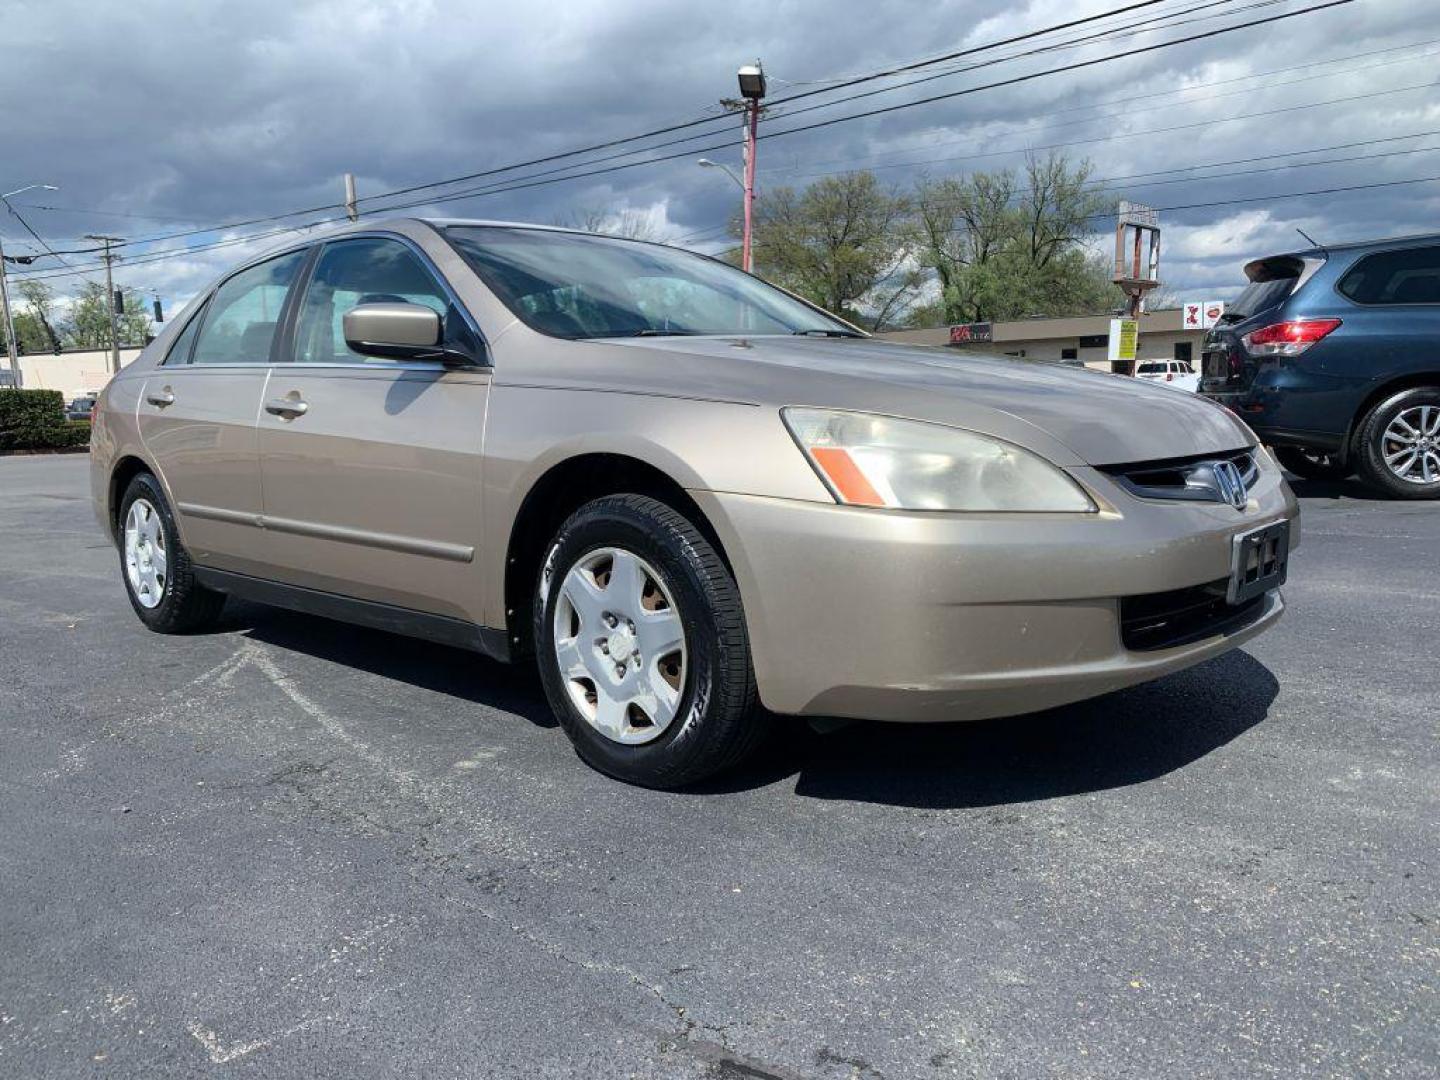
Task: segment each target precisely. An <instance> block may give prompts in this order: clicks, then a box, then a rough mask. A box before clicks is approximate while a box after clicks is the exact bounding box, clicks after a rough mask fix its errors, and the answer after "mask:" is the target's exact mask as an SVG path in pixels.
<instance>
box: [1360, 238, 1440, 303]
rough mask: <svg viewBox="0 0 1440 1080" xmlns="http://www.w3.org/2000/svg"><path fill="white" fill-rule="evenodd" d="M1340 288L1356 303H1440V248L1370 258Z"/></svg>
mask: <svg viewBox="0 0 1440 1080" xmlns="http://www.w3.org/2000/svg"><path fill="white" fill-rule="evenodd" d="M1339 289H1340V291H1341V292H1342V293H1343V294H1344V295H1346V296H1348V297H1349V298H1350V299H1351V300H1354V301H1355V302H1356V303H1357V304H1440V246H1434V247H1423V248H1410V249H1408V250H1406V251H1382V252H1379V253H1378V254H1375V255H1367V256H1365V258H1363V259H1361V260H1360V261H1359V262H1357V263H1356V264H1355V265H1354V266H1352V267H1351V268H1350V270H1349V271H1348V272H1347V273H1346V274H1345V276H1344V277H1343V278H1341V279H1340V285H1339Z"/></svg>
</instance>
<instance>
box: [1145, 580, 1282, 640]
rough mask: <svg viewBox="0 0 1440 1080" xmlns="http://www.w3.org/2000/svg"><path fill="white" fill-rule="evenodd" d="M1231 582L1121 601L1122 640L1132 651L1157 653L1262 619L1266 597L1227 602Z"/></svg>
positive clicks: (1233, 630) (1231, 630)
mask: <svg viewBox="0 0 1440 1080" xmlns="http://www.w3.org/2000/svg"><path fill="white" fill-rule="evenodd" d="M1229 584H1230V582H1229V579H1228V578H1221V579H1220V580H1219V581H1212V582H1209V583H1208V584H1205V585H1196V586H1193V587H1191V588H1189V589H1173V590H1171V591H1170V592H1160V593H1145V594H1143V595H1141V596H1124V597H1121V598H1120V640H1121V641H1122V642H1123V643H1124V645H1125V648H1127V649H1128V650H1130V651H1131V652H1153V651H1154V650H1156V649H1170V648H1174V647H1175V646H1177V645H1189V644H1191V643H1192V642H1196V641H1203V640H1205V639H1206V638H1210V637H1216V636H1219V635H1221V634H1233V633H1234V632H1235V631H1236V630H1240V629H1243V628H1244V627H1246V626H1249V625H1250V624H1251V623H1252V622H1254V621H1255V620H1256V619H1258V618H1259V617H1260V615H1261V612H1262V611H1263V610H1264V607H1265V597H1264V596H1263V595H1262V596H1257V597H1255V598H1254V599H1252V600H1247V601H1246V602H1245V603H1243V604H1234V605H1232V604H1228V603H1226V601H1225V594H1226V590H1227V588H1228V587H1229Z"/></svg>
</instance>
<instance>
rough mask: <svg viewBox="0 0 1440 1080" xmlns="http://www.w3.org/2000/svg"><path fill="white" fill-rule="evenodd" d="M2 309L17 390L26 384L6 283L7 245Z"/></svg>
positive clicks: (0, 252) (1, 259)
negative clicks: (22, 374)
mask: <svg viewBox="0 0 1440 1080" xmlns="http://www.w3.org/2000/svg"><path fill="white" fill-rule="evenodd" d="M0 307H4V309H5V352H6V354H7V355H8V356H9V357H10V379H11V383H12V385H13V386H14V387H15V389H17V390H18V389H20V386H21V385H22V383H23V382H24V379H23V377H22V376H21V374H20V350H19V349H18V348H17V347H16V344H15V316H14V315H13V314H12V313H11V310H10V286H9V285H7V284H6V283H5V245H4V244H3V243H0Z"/></svg>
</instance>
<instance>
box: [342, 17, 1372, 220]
mask: <svg viewBox="0 0 1440 1080" xmlns="http://www.w3.org/2000/svg"><path fill="white" fill-rule="evenodd" d="M1161 2H1163V0H1140V2H1138V3H1132V4H1128V5H1126V6H1124V7H1120V8H1115V9H1112V10H1110V11H1106V12H1103V13H1101V14H1098V15H1091V16H1087V17H1085V18H1081V19H1072V20H1070V21H1068V22H1063V23H1056V24H1054V25H1052V26H1047V27H1042V28H1040V29H1038V30H1031V31H1028V32H1027V33H1024V34H1016V35H1014V36H1012V37H1009V38H1003V39H1001V40H999V41H992V42H989V43H988V44H985V45H977V46H974V47H972V48H969V49H962V50H960V51H958V52H954V53H949V54H946V55H945V56H941V57H936V58H935V59H933V60H927V61H922V62H920V63H917V64H913V65H907V67H906V68H902V69H896V70H909V69H910V68H913V67H920V66H925V65H927V64H937V63H943V62H944V61H946V60H953V59H956V58H958V57H961V56H969V55H973V54H975V53H979V52H984V51H987V50H989V49H997V48H1003V47H1004V46H1006V45H1013V44H1016V43H1017V42H1021V41H1028V40H1031V39H1034V38H1037V37H1043V36H1044V35H1046V34H1052V33H1056V32H1058V31H1060V30H1066V29H1070V28H1072V27H1075V26H1080V25H1082V24H1085V23H1090V22H1096V21H1098V20H1101V19H1106V18H1110V17H1113V16H1115V15H1118V14H1121V13H1124V12H1129V11H1134V10H1136V9H1138V8H1145V7H1153V6H1154V5H1155V4H1157V3H1161ZM1340 2H1345V3H1348V2H1349V0H1340ZM881 77H884V73H880V74H877V75H874V76H865V77H863V78H867V79H868V78H881ZM853 84H854V83H853V82H851V83H844V84H841V86H837V87H831V88H830V90H836V89H843V88H844V86H848V85H853ZM826 92H829V91H819V90H811V91H806V92H804V93H801V94H794V95H791V96H790V97H787V98H777V99H775V100H773V101H772V102H771V105H772V106H773V105H781V104H784V103H785V102H788V101H797V100H799V99H801V98H805V97H810V96H812V95H813V94H816V93H826ZM728 119H730V115H729V114H728V113H722V114H719V115H717V116H707V117H704V118H702V119H698V120H690V121H687V122H685V123H681V124H672V125H670V126H668V127H662V128H655V129H652V130H650V131H647V132H643V133H641V134H639V135H630V136H626V137H624V138H620V139H611V140H609V141H607V142H601V143H594V144H592V145H590V146H586V147H581V148H578V149H575V150H566V151H563V152H561V153H555V154H549V155H546V156H545V157H539V158H532V159H530V160H529V161H521V162H515V163H513V164H510V165H502V166H497V167H494V168H490V169H483V170H480V171H478V172H472V173H465V174H462V175H460V176H452V177H449V178H448V179H445V180H433V181H430V182H429V183H425V184H412V185H410V186H409V187H403V188H396V189H394V190H392V191H385V192H380V193H378V194H376V195H368V196H366V197H365V198H363V199H361V200H359V201H360V202H362V203H363V202H373V201H375V200H377V199H387V198H393V197H395V196H399V195H410V194H413V193H414V192H417V191H423V190H426V189H427V188H436V187H446V186H448V185H450V184H460V183H464V182H466V181H469V180H479V179H481V178H483V177H487V176H497V175H500V174H501V173H506V172H513V171H515V170H516V169H523V168H529V167H530V166H532V165H546V164H549V163H550V162H553V161H561V160H563V159H565V158H570V157H578V156H580V155H583V154H590V153H593V152H595V151H597V150H609V149H612V148H613V147H616V146H623V145H625V144H627V143H632V142H639V141H641V140H642V139H649V138H653V137H654V136H656V135H669V134H672V133H674V132H676V131H685V130H688V129H690V128H694V127H699V126H701V125H703V124H711V123H714V122H716V121H717V120H728ZM702 137H703V136H702ZM652 149H653V148H652ZM637 152H641V151H637Z"/></svg>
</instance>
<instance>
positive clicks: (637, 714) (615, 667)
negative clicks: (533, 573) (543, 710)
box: [535, 495, 764, 788]
mask: <svg viewBox="0 0 1440 1080" xmlns="http://www.w3.org/2000/svg"><path fill="white" fill-rule="evenodd" d="M537 592H538V595H537V596H536V604H535V641H536V645H537V649H536V651H537V653H538V657H539V664H540V676H541V681H542V682H543V683H544V686H545V694H546V697H547V698H548V699H549V701H550V707H551V708H552V709H554V711H555V715H556V716H557V718H558V719H559V721H560V724H561V726H562V727H563V728H564V729H565V732H566V734H567V735H569V737H570V740H571V742H573V743H574V744H575V748H576V750H577V751H578V752H579V754H580V756H581V757H582V758H583V759H584V760H585V761H586V762H587V763H588V764H590V765H591V766H593V767H594V768H596V769H599V770H600V771H601V772H603V773H607V774H608V775H610V776H614V777H616V778H617V779H621V780H626V781H629V782H630V783H633V784H640V785H642V786H645V787H654V788H677V787H683V786H685V785H686V784H691V783H694V782H695V781H697V780H701V779H703V778H705V777H707V776H711V775H713V774H715V773H718V772H721V771H723V770H724V769H727V768H729V767H731V766H733V765H735V764H736V763H738V762H739V761H740V760H741V759H742V758H744V757H745V756H746V755H748V754H749V753H750V752H751V751H752V750H753V749H754V747H755V746H756V745H757V744H758V742H759V741H760V739H761V737H762V735H763V733H764V724H763V722H762V720H761V718H760V717H759V716H758V715H757V709H756V694H755V675H754V670H753V668H752V666H751V662H750V643H749V637H748V635H747V633H746V630H745V619H744V613H743V611H742V610H741V606H740V593H739V589H738V588H737V586H736V584H735V579H734V578H733V577H732V576H731V574H730V571H729V569H728V568H727V567H726V565H725V563H724V561H723V560H722V559H721V558H720V555H719V553H718V552H717V551H716V550H715V548H714V546H713V545H712V544H711V543H710V542H709V541H708V540H707V539H706V538H705V536H704V535H703V534H702V533H701V532H700V531H699V530H698V529H697V528H696V527H695V525H694V524H693V523H692V522H690V521H689V520H688V519H687V518H686V517H684V516H683V515H682V514H680V513H678V512H677V511H676V510H674V509H673V508H671V507H670V506H667V505H666V504H665V503H662V502H659V501H657V500H655V499H651V498H648V497H645V496H640V495H612V496H606V497H604V498H600V499H596V500H595V501H593V502H590V503H587V504H586V505H585V506H582V507H581V508H580V509H579V510H577V511H576V512H575V513H574V514H573V515H571V517H570V518H569V520H567V521H566V522H565V524H564V525H562V526H561V528H560V531H559V533H557V534H556V536H555V538H554V540H553V541H552V542H551V545H550V549H549V551H548V552H547V554H546V557H545V560H544V564H543V566H542V568H541V571H540V580H539V583H538V588H537Z"/></svg>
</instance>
